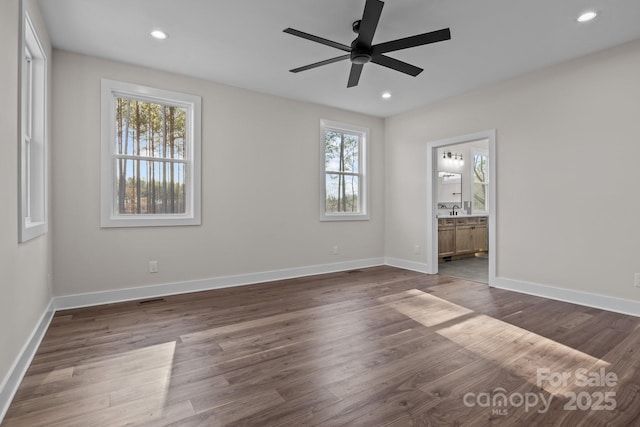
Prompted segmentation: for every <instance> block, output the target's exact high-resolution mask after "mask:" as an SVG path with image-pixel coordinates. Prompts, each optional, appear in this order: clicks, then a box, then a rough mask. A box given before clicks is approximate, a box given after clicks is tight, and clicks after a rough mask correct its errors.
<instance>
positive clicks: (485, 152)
mask: <svg viewBox="0 0 640 427" xmlns="http://www.w3.org/2000/svg"><path fill="white" fill-rule="evenodd" d="M476 156H482V157H484V158H486V159H487V175H486V176H485V182H483V183H482V185H484V187H485V195H486V199H485V201H484V206H485V209H484V210H480V209H475V208H474V206H475V205H474V203H473V201H474V199H473V195H474V194H475V186H476V181H475V172H474V163H475V158H476ZM470 160H471V161H470V162H469V163H470V168H469V170H470V171H471V174H470V175H471V213H472V214H487V213H488V212H489V199H490V198H491V193H490V191H489V190H490V185H489V167H490V165H489V161H490V159H489V151H488V150H480V149H473V150H472V155H471V159H470Z"/></svg>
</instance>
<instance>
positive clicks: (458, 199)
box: [438, 172, 462, 208]
mask: <svg viewBox="0 0 640 427" xmlns="http://www.w3.org/2000/svg"><path fill="white" fill-rule="evenodd" d="M438 203H457V204H458V207H460V208H461V207H462V175H461V174H459V173H453V172H438Z"/></svg>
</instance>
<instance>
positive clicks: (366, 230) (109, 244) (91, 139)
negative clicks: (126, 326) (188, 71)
mask: <svg viewBox="0 0 640 427" xmlns="http://www.w3.org/2000/svg"><path fill="white" fill-rule="evenodd" d="M53 72H54V94H53V97H54V111H55V122H54V129H53V133H54V140H55V141H56V150H55V152H54V154H53V156H54V158H53V162H54V165H55V168H54V169H55V170H54V177H53V181H54V183H53V190H54V191H53V196H54V199H55V203H54V206H53V218H54V220H53V230H54V234H55V236H56V238H55V241H54V252H55V263H54V279H55V294H56V295H73V294H81V293H87V292H98V291H105V290H114V289H123V288H130V287H138V286H144V285H150V284H161V283H174V282H182V281H190V280H196V279H208V278H216V277H221V276H228V275H237V274H248V273H254V272H266V271H272V270H279V269H287V268H294V267H305V266H313V265H319V264H330V263H337V262H343V261H352V260H360V259H368V258H381V257H383V256H384V157H383V156H384V144H383V142H384V141H383V139H384V121H383V120H382V119H379V118H373V117H369V116H365V115H361V114H354V113H349V112H345V111H342V110H337V109H333V108H328V107H322V106H318V105H313V104H308V103H303V102H298V101H292V100H288V99H284V98H278V97H274V96H271V95H263V94H259V93H255V92H250V91H246V90H241V89H237V88H233V87H229V86H224V85H219V84H215V83H211V82H206V81H202V80H197V79H194V78H190V77H183V76H178V75H174V74H169V73H164V72H159V71H153V70H150V69H145V68H140V67H136V66H131V65H125V64H122V63H116V62H112V61H106V60H102V59H97V58H93V57H89V56H83V55H78V54H72V53H68V52H63V51H57V50H56V51H54V70H53ZM103 77H104V78H109V79H113V80H120V81H125V82H130V83H138V84H143V85H147V86H153V87H158V88H161V89H168V90H173V91H178V92H185V93H191V94H196V95H201V96H202V122H203V125H202V153H203V154H202V176H203V178H202V205H203V207H202V215H203V216H202V225H201V226H194V227H167V228H156V227H153V228H137V229H100V228H99V220H100V218H99V203H100V193H99V189H100V187H99V186H100V170H99V169H100V79H101V78H103ZM323 118H324V119H329V120H334V121H340V122H346V123H350V124H355V125H359V126H365V127H368V128H370V132H371V133H370V150H369V153H370V168H369V170H370V174H369V175H370V176H369V179H370V181H369V183H370V194H371V197H370V203H371V204H370V213H371V220H370V221H362V222H360V221H355V222H353V221H352V222H320V221H319V196H318V194H319V188H320V182H319V171H320V163H319V158H318V153H319V150H320V147H319V143H320V142H319V135H320V130H319V129H320V119H323ZM334 245H338V247H339V254H338V255H334V254H333V251H332V249H333V246H334ZM149 260H158V261H159V266H160V272H159V273H157V274H149V273H148V270H147V264H148V261H149Z"/></svg>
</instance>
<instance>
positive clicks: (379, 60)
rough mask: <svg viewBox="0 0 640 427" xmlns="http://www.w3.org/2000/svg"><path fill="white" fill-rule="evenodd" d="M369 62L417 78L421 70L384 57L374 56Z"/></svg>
mask: <svg viewBox="0 0 640 427" xmlns="http://www.w3.org/2000/svg"><path fill="white" fill-rule="evenodd" d="M371 62H373V63H375V64H378V65H382V66H383V67H387V68H391V69H392V70H396V71H400V72H401V73H405V74H409V75H410V76H413V77H415V76H417V75H418V74H420V73H421V72H422V71H423V70H422V68H418V67H416V66H415V65H411V64H407V63H406V62H402V61H398V60H397V59H394V58H391V57H389V56H385V55H378V56H374V57H373V58H372V59H371Z"/></svg>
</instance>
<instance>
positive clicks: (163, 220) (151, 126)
mask: <svg viewBox="0 0 640 427" xmlns="http://www.w3.org/2000/svg"><path fill="white" fill-rule="evenodd" d="M200 103H201V101H200V97H198V96H193V95H186V94H182V93H177V92H170V91H165V90H160V89H154V88H150V87H145V86H139V85H134V84H128V83H122V82H116V81H112V80H107V79H103V80H102V195H101V196H102V197H101V199H102V206H101V225H102V227H137V226H169V225H198V224H200Z"/></svg>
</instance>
